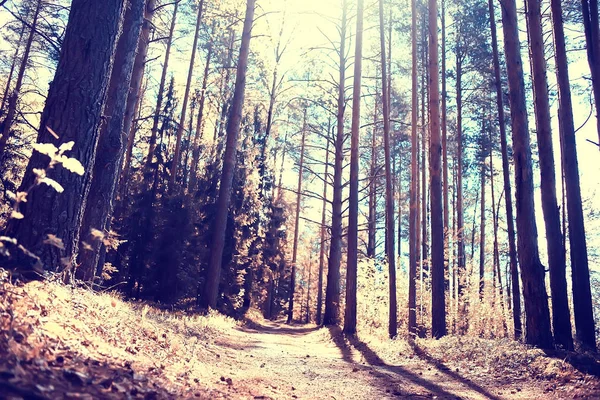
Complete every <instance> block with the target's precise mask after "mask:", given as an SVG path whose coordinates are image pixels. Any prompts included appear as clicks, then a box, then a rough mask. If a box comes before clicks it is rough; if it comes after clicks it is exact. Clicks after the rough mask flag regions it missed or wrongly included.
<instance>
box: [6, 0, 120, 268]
mask: <svg viewBox="0 0 600 400" xmlns="http://www.w3.org/2000/svg"><path fill="white" fill-rule="evenodd" d="M122 10H123V2H122V1H120V0H107V1H104V2H89V1H85V0H74V1H73V2H72V4H71V11H70V14H69V22H68V24H67V29H66V32H65V37H64V41H63V46H62V50H61V54H60V59H59V62H58V66H57V69H56V73H55V75H54V79H53V81H52V84H51V85H50V90H49V91H48V97H47V99H46V106H45V107H44V112H43V113H42V118H41V124H40V130H39V133H38V138H37V142H38V143H52V144H54V145H56V146H58V145H59V144H62V143H67V142H69V141H74V142H75V145H74V147H73V150H72V152H71V153H70V155H71V157H74V158H76V159H78V160H79V161H80V162H81V163H82V164H83V166H84V169H85V173H84V175H83V176H79V175H77V174H74V173H72V172H70V171H68V170H66V169H65V168H62V167H57V168H55V169H54V170H52V171H51V172H50V173H49V177H50V178H51V179H54V180H55V181H57V182H58V183H59V184H60V185H61V186H62V187H63V188H64V192H63V193H57V192H56V191H55V190H54V189H53V188H51V187H49V186H46V185H41V186H38V187H36V188H35V189H34V190H33V191H32V192H31V193H30V194H29V196H28V199H27V203H25V204H23V210H22V212H23V214H24V215H25V218H24V219H22V220H19V221H14V222H13V223H12V224H11V225H10V226H9V229H8V232H7V233H8V236H12V237H15V238H16V239H17V240H18V241H19V244H20V245H22V246H24V247H25V248H27V249H29V250H30V251H33V252H35V253H37V254H38V255H39V256H40V257H41V260H42V262H43V263H44V264H45V265H46V266H47V267H50V268H57V267H58V266H59V265H60V264H63V265H64V264H68V265H74V263H75V257H76V253H77V249H78V244H79V227H80V226H81V220H82V218H83V212H84V210H85V205H86V200H87V196H88V191H89V188H90V183H91V180H92V167H93V165H94V161H95V155H96V153H95V150H96V145H97V142H98V136H99V129H100V125H101V122H102V110H103V107H104V101H105V99H106V94H107V88H108V83H109V78H110V74H111V69H112V55H113V53H114V50H115V47H116V42H117V35H118V32H119V26H120V23H121V19H122ZM48 128H49V129H52V131H53V132H56V134H58V135H60V136H59V137H60V139H57V138H56V137H55V136H54V135H53V134H52V132H50V131H49V129H48ZM47 165H48V157H47V156H45V155H42V154H41V153H36V152H34V154H33V155H32V156H31V158H30V160H29V163H28V165H27V169H26V171H25V178H24V179H23V182H22V183H21V190H27V189H28V188H29V187H31V186H32V184H33V183H34V181H35V179H36V177H35V174H34V172H33V170H34V169H35V168H37V169H39V168H42V169H43V168H45V167H46V166H47ZM47 234H54V235H56V236H57V237H58V238H60V239H61V240H62V242H63V244H64V250H61V249H59V248H57V247H54V246H49V245H44V243H43V242H44V240H45V239H46V235H47Z"/></svg>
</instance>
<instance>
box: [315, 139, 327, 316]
mask: <svg viewBox="0 0 600 400" xmlns="http://www.w3.org/2000/svg"><path fill="white" fill-rule="evenodd" d="M329 131H330V128H328V129H327V132H329ZM329 143H330V141H329V139H327V150H326V151H325V173H324V175H323V177H324V180H323V208H322V211H321V243H320V246H319V282H318V284H317V324H319V325H320V324H321V322H322V320H321V319H322V316H323V315H322V313H323V269H324V267H325V234H326V233H327V228H326V226H325V224H326V222H327V180H328V178H327V177H328V171H329Z"/></svg>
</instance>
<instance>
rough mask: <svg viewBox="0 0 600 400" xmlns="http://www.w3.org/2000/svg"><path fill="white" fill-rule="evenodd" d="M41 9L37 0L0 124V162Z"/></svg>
mask: <svg viewBox="0 0 600 400" xmlns="http://www.w3.org/2000/svg"><path fill="white" fill-rule="evenodd" d="M41 9H42V0H37V4H36V6H35V11H34V13H33V19H32V21H31V29H30V31H29V37H28V38H27V43H26V44H25V52H24V53H23V59H22V60H21V65H20V67H19V73H18V74H17V82H16V83H15V88H14V90H13V92H12V94H11V95H10V97H9V99H8V110H7V112H6V117H5V118H4V121H3V123H2V125H0V128H1V129H2V131H1V132H0V133H1V134H2V136H1V137H0V162H1V161H2V159H3V157H4V152H5V151H6V144H7V143H8V138H9V136H10V131H11V130H12V127H13V123H14V121H15V118H16V116H17V105H18V103H19V95H20V94H21V87H22V86H23V78H24V77H25V70H26V69H27V63H28V62H29V53H30V52H31V46H32V44H33V39H34V37H35V33H36V27H37V23H38V17H39V15H40V10H41ZM9 83H10V82H9Z"/></svg>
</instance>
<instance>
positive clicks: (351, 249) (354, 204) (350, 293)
mask: <svg viewBox="0 0 600 400" xmlns="http://www.w3.org/2000/svg"><path fill="white" fill-rule="evenodd" d="M363 9H364V4H363V0H358V3H357V9H356V13H357V14H356V39H355V40H356V48H355V52H354V87H353V93H352V128H351V129H352V130H351V134H350V199H349V208H348V258H347V261H346V310H345V314H344V333H346V334H349V335H353V334H355V333H356V290H357V285H358V283H357V274H358V170H359V165H358V164H359V154H358V146H359V137H360V101H361V97H360V93H361V82H362V42H363ZM381 29H382V30H383V25H381ZM388 89H389V88H388ZM388 95H389V93H388ZM388 98H389V97H388ZM388 218H391V219H394V213H393V212H392V213H391V214H389V215H388ZM392 234H393V231H392ZM390 257H395V255H394V253H391V255H390Z"/></svg>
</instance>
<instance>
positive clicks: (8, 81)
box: [0, 24, 26, 117]
mask: <svg viewBox="0 0 600 400" xmlns="http://www.w3.org/2000/svg"><path fill="white" fill-rule="evenodd" d="M25 27H26V25H25V24H23V25H22V26H21V31H20V32H19V39H18V40H17V48H16V49H15V55H14V56H13V59H12V62H11V64H10V71H9V72H8V77H7V78H6V87H5V88H4V93H3V94H2V103H0V117H2V115H4V106H5V105H6V101H7V100H8V94H9V93H10V84H11V82H12V78H13V75H14V73H15V68H16V66H17V62H18V61H19V51H21V44H22V42H23V35H24V34H25Z"/></svg>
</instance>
